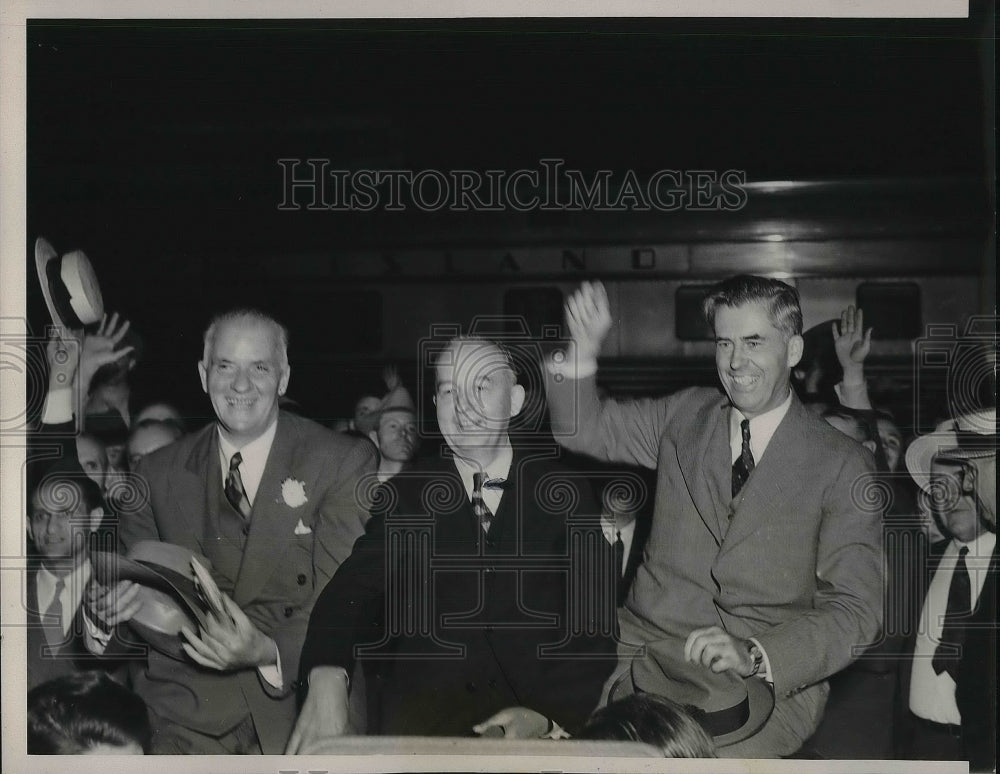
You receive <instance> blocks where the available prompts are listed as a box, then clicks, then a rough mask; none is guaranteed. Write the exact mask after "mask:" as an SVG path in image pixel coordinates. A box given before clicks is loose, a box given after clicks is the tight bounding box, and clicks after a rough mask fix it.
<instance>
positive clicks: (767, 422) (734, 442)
mask: <svg viewBox="0 0 1000 774" xmlns="http://www.w3.org/2000/svg"><path fill="white" fill-rule="evenodd" d="M791 405H792V390H791V388H789V389H788V397H787V398H785V400H784V402H783V403H782V404H781V405H780V406H778V407H777V408H773V409H771V410H770V411H766V412H764V413H763V414H760V415H759V416H756V417H754V418H753V419H751V420H750V451H751V452H753V458H754V461H755V462H756V463H758V464H759V463H760V460H761V458H762V457H763V456H764V451H765V450H766V449H767V445H768V444H769V443H771V438H772V437H773V436H774V433H775V431H776V430H777V429H778V425H780V424H781V420H782V419H784V418H785V414H787V413H788V409H789V408H791ZM744 419H746V417H745V416H743V412H741V411H740V410H739V409H738V408H736V406H733V407H732V409H731V410H730V412H729V446H730V448H731V450H732V452H733V455H732V458H733V460H734V461H735V460H736V458H737V457H739V456H740V451H741V449H742V447H743V433H742V431H741V430H740V424H741V423H742V422H743V420H744Z"/></svg>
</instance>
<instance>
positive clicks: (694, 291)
mask: <svg viewBox="0 0 1000 774" xmlns="http://www.w3.org/2000/svg"><path fill="white" fill-rule="evenodd" d="M712 287H713V286H712V285H681V286H680V287H679V288H677V293H675V294H674V330H675V331H677V338H678V339H679V340H680V341H712V340H713V339H714V338H715V334H714V333H713V332H712V329H711V328H710V327H709V325H708V323H707V322H705V315H703V314H702V311H701V302H702V301H704V300H705V296H706V295H708V291H709V290H710V289H711V288H712Z"/></svg>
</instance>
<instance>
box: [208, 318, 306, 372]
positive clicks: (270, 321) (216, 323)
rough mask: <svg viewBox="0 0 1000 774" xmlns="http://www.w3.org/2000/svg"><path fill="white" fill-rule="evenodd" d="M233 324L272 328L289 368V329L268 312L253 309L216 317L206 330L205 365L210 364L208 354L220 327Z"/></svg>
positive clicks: (282, 361) (281, 354) (284, 361)
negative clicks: (253, 324) (242, 323)
mask: <svg viewBox="0 0 1000 774" xmlns="http://www.w3.org/2000/svg"><path fill="white" fill-rule="evenodd" d="M232 322H245V323H258V324H262V325H267V326H270V327H271V329H272V330H273V331H274V333H275V335H276V336H277V338H278V353H279V355H280V358H281V364H282V365H283V366H286V367H287V366H288V328H286V327H285V326H284V325H282V324H281V323H280V322H278V321H277V320H276V319H275V318H274V317H272V316H271V315H269V314H267V313H266V312H262V311H261V310H260V309H253V308H252V307H240V308H237V309H230V310H229V311H226V312H222V313H220V314H217V315H215V316H214V317H213V318H212V319H211V320H210V321H209V323H208V327H207V328H206V329H205V337H204V340H205V346H204V348H203V350H202V354H201V359H202V362H203V363H207V362H208V354H209V352H211V351H212V345H213V344H214V343H215V334H216V333H217V332H218V330H219V327H220V326H221V325H226V324H228V323H232Z"/></svg>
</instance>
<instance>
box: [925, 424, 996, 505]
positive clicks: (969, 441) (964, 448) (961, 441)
mask: <svg viewBox="0 0 1000 774" xmlns="http://www.w3.org/2000/svg"><path fill="white" fill-rule="evenodd" d="M996 450H997V410H996V409H995V408H994V409H984V410H982V411H975V412H972V413H970V414H963V415H962V416H960V417H957V418H955V419H949V420H947V421H945V422H942V423H941V424H940V425H938V426H937V427H936V428H935V429H934V432H933V433H928V434H927V435H921V436H919V437H917V438H916V439H914V441H913V443H911V444H910V446H909V448H908V449H907V450H906V469H907V470H908V471H909V473H910V476H912V477H913V480H914V481H916V482H917V485H918V486H919V487H920V488H921V489H922V490H924V491H925V492H928V491H930V488H931V486H930V483H931V463H932V462H933V461H934V457H935V456H936V455H938V454H940V453H942V452H948V454H949V456H953V457H975V456H984V455H985V456H988V455H989V454H996Z"/></svg>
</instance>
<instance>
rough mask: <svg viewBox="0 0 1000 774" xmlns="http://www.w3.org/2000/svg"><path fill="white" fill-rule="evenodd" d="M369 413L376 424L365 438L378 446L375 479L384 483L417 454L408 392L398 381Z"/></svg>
mask: <svg viewBox="0 0 1000 774" xmlns="http://www.w3.org/2000/svg"><path fill="white" fill-rule="evenodd" d="M373 415H374V417H375V422H376V425H375V428H374V429H372V430H371V431H369V433H368V437H369V438H371V439H372V442H373V443H374V444H375V445H376V446H377V447H378V452H379V463H378V480H379V481H381V482H382V483H385V482H386V481H388V480H389V479H390V478H392V477H393V476H395V475H396V474H397V473H399V472H401V471H402V470H403V469H404V468H406V467H408V466H409V464H410V462H411V461H412V460H413V456H414V455H415V454H416V453H417V447H418V443H419V436H418V434H417V409H416V406H415V405H414V404H413V398H411V397H410V393H409V391H408V390H407V389H406V388H405V387H404V386H403V385H402V383H398V384H396V385H395V386H394V387H393V388H392V389H391V390H390V391H389V393H388V394H387V395H386V396H385V397H384V398H383V399H382V400H381V402H380V403H379V407H378V409H377V410H376V411H375V412H373Z"/></svg>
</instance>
